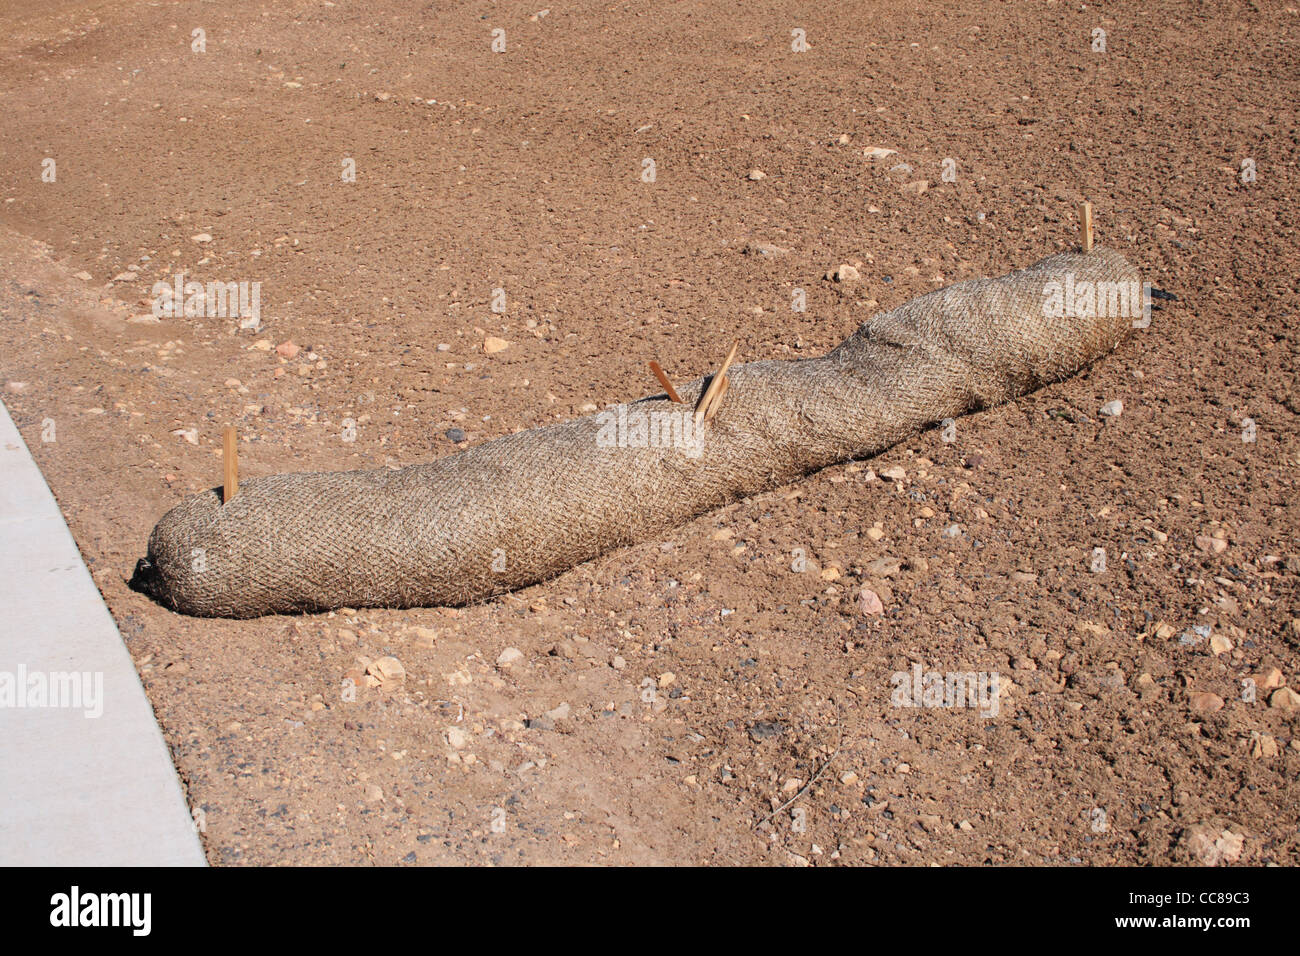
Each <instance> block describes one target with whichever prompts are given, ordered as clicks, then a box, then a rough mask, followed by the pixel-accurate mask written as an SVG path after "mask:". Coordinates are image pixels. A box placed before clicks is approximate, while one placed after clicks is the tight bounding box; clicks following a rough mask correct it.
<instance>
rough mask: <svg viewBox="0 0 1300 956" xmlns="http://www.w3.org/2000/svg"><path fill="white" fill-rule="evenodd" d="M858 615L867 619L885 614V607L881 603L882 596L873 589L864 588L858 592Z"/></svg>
mask: <svg viewBox="0 0 1300 956" xmlns="http://www.w3.org/2000/svg"><path fill="white" fill-rule="evenodd" d="M858 613H860V614H863V615H865V616H867V617H873V616H876V615H880V614H884V613H885V605H884V604H882V603H881V601H880V595H878V594H877V593H876V592H875V591H873V590H871V588H863V589H862V590H861V591H859V592H858Z"/></svg>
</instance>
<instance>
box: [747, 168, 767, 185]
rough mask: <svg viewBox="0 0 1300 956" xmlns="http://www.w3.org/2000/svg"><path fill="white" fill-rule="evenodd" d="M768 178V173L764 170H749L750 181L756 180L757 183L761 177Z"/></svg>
mask: <svg viewBox="0 0 1300 956" xmlns="http://www.w3.org/2000/svg"><path fill="white" fill-rule="evenodd" d="M766 178H767V173H765V172H763V171H762V170H761V169H751V170H750V171H749V180H750V182H755V183H756V182H758V181H759V180H760V179H766Z"/></svg>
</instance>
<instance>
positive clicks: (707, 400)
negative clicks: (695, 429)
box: [695, 339, 740, 425]
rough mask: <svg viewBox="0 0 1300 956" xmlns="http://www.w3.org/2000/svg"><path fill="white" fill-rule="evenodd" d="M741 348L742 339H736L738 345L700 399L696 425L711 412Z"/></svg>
mask: <svg viewBox="0 0 1300 956" xmlns="http://www.w3.org/2000/svg"><path fill="white" fill-rule="evenodd" d="M738 348H740V339H736V344H735V345H733V346H732V347H731V352H730V353H729V354H728V355H727V360H726V361H725V362H723V363H722V369H721V370H720V371H719V372H718V374H717V375H715V376H713V381H711V382H709V387H708V388H707V389H706V390H705V392H704V397H703V398H701V399H700V404H698V405H696V406H695V424H697V425H698V424H699V423H700V419H702V418H703V417H704V413H705V412H707V411H708V410H709V406H710V405H712V404H713V400H714V398H715V396H717V394H718V391H719V390H720V389H721V388H722V381H723V379H725V378H726V377H727V369H729V368H731V360H732V359H734V358H735V357H736V349H738Z"/></svg>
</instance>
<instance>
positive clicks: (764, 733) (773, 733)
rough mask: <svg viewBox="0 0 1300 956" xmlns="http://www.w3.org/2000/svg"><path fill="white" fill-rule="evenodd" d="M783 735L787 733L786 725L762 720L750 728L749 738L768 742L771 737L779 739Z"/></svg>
mask: <svg viewBox="0 0 1300 956" xmlns="http://www.w3.org/2000/svg"><path fill="white" fill-rule="evenodd" d="M783 733H785V725H784V724H781V723H778V722H777V721H775V720H760V721H757V722H755V723H754V724H752V725H751V726H750V728H749V736H750V737H752V738H753V739H754V740H767V739H768V738H769V737H779V736H781V734H783Z"/></svg>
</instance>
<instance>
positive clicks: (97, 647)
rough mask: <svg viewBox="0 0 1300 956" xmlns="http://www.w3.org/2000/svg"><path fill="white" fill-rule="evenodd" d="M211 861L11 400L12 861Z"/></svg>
mask: <svg viewBox="0 0 1300 956" xmlns="http://www.w3.org/2000/svg"><path fill="white" fill-rule="evenodd" d="M56 699H57V700H58V701H59V702H60V703H61V704H62V705H61V706H50V704H51V702H52V701H54V700H56ZM97 710H98V711H102V713H100V714H99V715H98V716H93V715H94V713H95V711H97ZM205 862H206V861H205V858H204V855H203V848H202V846H201V845H200V843H199V839H198V834H197V832H196V829H195V826H194V821H193V820H192V819H191V817H190V813H189V810H188V808H187V807H186V805H185V799H184V796H183V794H182V792H181V786H180V781H179V779H178V778H177V776H176V768H175V767H174V766H173V765H172V762H171V755H170V754H169V753H168V751H167V745H166V743H164V741H163V738H162V733H161V731H159V729H158V724H157V723H156V722H155V720H154V715H153V708H152V707H151V706H150V704H149V701H148V699H147V698H146V697H145V694H144V688H143V687H142V686H141V685H140V679H139V677H138V675H137V674H136V671H135V665H134V664H133V663H132V661H131V657H130V655H129V654H128V653H127V649H126V646H125V645H124V644H123V643H122V636H121V634H119V633H118V630H117V625H116V624H115V623H114V622H113V618H112V616H111V615H110V614H109V613H108V608H107V607H106V606H105V604H104V601H103V598H101V597H100V594H99V590H98V588H96V587H95V583H94V581H92V580H91V577H90V571H89V570H88V569H87V568H86V565H85V564H84V563H83V562H82V560H81V554H80V552H79V551H78V550H77V545H76V543H75V542H74V541H73V540H72V534H71V532H69V531H68V526H67V525H66V524H65V523H64V521H63V516H62V514H61V513H60V511H59V507H58V505H57V504H56V503H55V500H54V496H53V495H52V494H51V493H50V490H49V488H47V487H46V485H45V479H44V478H43V477H42V475H41V472H40V469H39V468H37V467H36V462H35V461H34V460H33V459H32V456H31V453H30V452H29V451H28V450H27V446H26V444H25V443H24V442H23V439H22V436H21V435H19V433H18V430H17V429H16V428H15V427H14V423H13V421H12V419H10V417H9V412H8V410H7V409H6V408H5V407H4V404H3V403H0V865H4V866H184V865H193V866H202V865H204V864H205Z"/></svg>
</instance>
